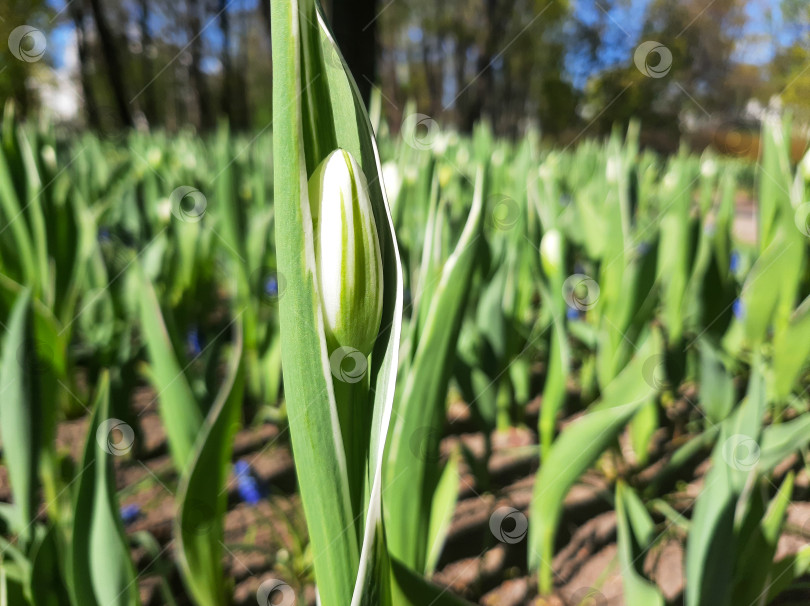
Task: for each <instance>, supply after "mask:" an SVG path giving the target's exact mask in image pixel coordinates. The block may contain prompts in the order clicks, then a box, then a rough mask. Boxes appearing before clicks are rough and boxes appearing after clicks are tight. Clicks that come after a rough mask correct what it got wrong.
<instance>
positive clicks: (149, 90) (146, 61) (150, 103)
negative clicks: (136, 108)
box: [140, 0, 158, 124]
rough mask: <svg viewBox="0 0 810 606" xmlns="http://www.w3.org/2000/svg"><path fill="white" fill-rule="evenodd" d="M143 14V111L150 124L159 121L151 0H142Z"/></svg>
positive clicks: (141, 24)
mask: <svg viewBox="0 0 810 606" xmlns="http://www.w3.org/2000/svg"><path fill="white" fill-rule="evenodd" d="M140 4H141V15H140V28H141V46H142V48H141V69H142V70H143V83H144V86H146V90H144V91H143V113H144V115H145V116H146V120H147V122H149V123H150V124H152V123H157V122H158V112H157V104H156V102H155V89H154V88H153V87H152V86H151V84H150V83H151V82H152V78H153V77H154V73H153V72H154V70H153V69H152V57H151V56H150V52H151V50H152V34H151V33H150V32H149V0H140Z"/></svg>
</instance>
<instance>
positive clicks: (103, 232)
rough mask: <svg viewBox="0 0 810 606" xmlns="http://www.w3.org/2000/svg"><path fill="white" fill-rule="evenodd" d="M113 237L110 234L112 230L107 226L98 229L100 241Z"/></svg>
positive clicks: (106, 240)
mask: <svg viewBox="0 0 810 606" xmlns="http://www.w3.org/2000/svg"><path fill="white" fill-rule="evenodd" d="M111 239H112V236H111V234H110V230H109V229H107V228H106V227H102V228H100V229H99V230H98V241H99V242H109V241H110V240H111Z"/></svg>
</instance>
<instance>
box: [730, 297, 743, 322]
mask: <svg viewBox="0 0 810 606" xmlns="http://www.w3.org/2000/svg"><path fill="white" fill-rule="evenodd" d="M731 311H733V312H734V317H735V318H737V319H738V320H742V319H743V318H744V317H745V304H744V303H743V302H742V299H734V303H733V305H732V306H731Z"/></svg>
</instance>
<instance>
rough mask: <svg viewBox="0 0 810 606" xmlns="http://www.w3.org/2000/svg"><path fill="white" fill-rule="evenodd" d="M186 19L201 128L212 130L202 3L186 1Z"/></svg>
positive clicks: (192, 75)
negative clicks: (202, 63) (201, 14)
mask: <svg viewBox="0 0 810 606" xmlns="http://www.w3.org/2000/svg"><path fill="white" fill-rule="evenodd" d="M96 1H97V0H96ZM186 20H187V27H188V30H187V31H188V37H189V48H190V49H191V64H190V65H189V68H188V69H189V75H190V76H191V81H192V84H193V86H194V89H195V93H196V96H197V107H198V109H199V112H200V128H201V129H203V130H210V129H211V128H213V126H214V114H213V112H212V111H211V103H210V98H209V96H208V87H207V86H206V84H205V74H203V72H202V69H201V68H200V63H201V62H202V54H203V46H202V43H203V41H202V29H201V26H200V3H199V2H196V1H193V0H188V1H187V2H186Z"/></svg>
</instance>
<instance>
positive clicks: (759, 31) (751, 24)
mask: <svg viewBox="0 0 810 606" xmlns="http://www.w3.org/2000/svg"><path fill="white" fill-rule="evenodd" d="M259 1H261V0H231V2H230V3H229V10H231V11H234V12H241V11H252V10H255V9H256V7H257V2H259ZM650 1H651V0H627V2H626V3H624V4H625V6H615V7H613V8H610V10H609V11H608V12H605V10H604V8H603V7H605V6H606V5H607V2H604V1H600V0H573V2H572V11H573V13H574V15H575V17H576V18H577V19H579V20H581V21H582V22H584V23H586V24H594V23H598V22H600V21H601V22H604V23H605V25H606V29H605V36H604V41H603V44H602V45H601V47H600V48H599V50H598V54H597V60H596V63H591V62H590V59H589V58H588V57H586V53H585V52H584V50H585V49H582V52H580V51H579V50H578V49H577V48H576V46H573V47H572V48H571V49H570V50H569V53H568V55H567V57H566V63H565V67H566V70H567V71H568V72H569V74H570V77H571V79H572V81H573V82H574V84H575V85H576V86H577V87H582V86H584V84H585V82H586V81H587V79H588V77H590V76H592V75H594V74H595V73H598V72H599V71H601V70H604V69H609V68H612V67H616V66H617V65H622V64H626V63H627V62H628V61H629V59H630V58H631V57H632V54H633V49H634V48H635V47H636V46H637V45H638V43H639V41H640V35H641V29H642V27H643V21H644V15H645V13H646V9H647V6H648V5H649V3H650ZM707 1H710V0H707ZM48 5H49V6H50V7H51V8H52V9H54V10H55V11H57V12H60V13H61V14H60V16H59V17H58V18H59V20H60V21H63V23H62V24H61V25H58V26H57V27H55V28H54V29H53V30H52V31H51V33H50V35H49V37H48V52H49V55H50V57H51V59H52V61H53V64H54V66H55V67H57V68H59V67H62V66H63V65H64V59H65V50H66V48H67V45H68V44H70V43H71V41H72V39H73V26H72V24H71V23H70V22H69V21H65V17H66V15H65V13H64V10H65V6H66V5H65V0H48ZM779 5H780V1H779V0H748V2H747V3H746V11H747V14H748V23H747V24H746V26H745V29H744V32H743V33H744V35H745V40H746V42H745V44H742V43H741V44H740V45H739V46H738V48H737V49H736V52H735V55H734V59H735V60H736V61H740V62H745V63H754V64H763V63H766V62H768V61H769V60H770V59H771V58H772V57H773V53H774V51H775V49H776V48H778V47H780V46H786V45H789V44H791V43H792V42H793V41H794V40H795V39H796V37H797V36H798V35H800V34H801V32H800V31H799V30H798V28H797V27H796V26H794V25H792V24H790V23H786V22H785V20H784V18H783V15H782V13H781V11H780V8H779ZM166 23H167V21H166V19H165V18H164V17H163V16H162V15H160V14H157V13H156V14H154V15H152V19H151V23H150V25H151V26H152V28H153V30H155V31H159V30H163V29H165V24H166ZM162 33H164V34H165V32H162ZM804 33H805V35H806V34H807V32H806V31H805V32H804ZM420 34H421V32H420V31H419V29H418V28H410V29H409V31H408V35H409V37H410V38H411V39H414V37H416V38H418V37H419V36H420ZM203 35H204V37H205V44H206V47H207V48H208V49H210V50H211V51H212V52H213V53H215V54H218V53H220V52H221V49H222V44H223V40H222V34H221V32H220V30H219V27H218V24H217V23H212V24H211V25H210V27H208V28H207V29H206V30H205V33H204V34H203ZM178 38H179V39H178V40H177V42H178V43H179V44H184V43H185V37H184V36H178ZM216 66H217V61H216V60H211V61H208V62H205V63H204V64H203V68H204V69H209V70H211V69H215V68H216Z"/></svg>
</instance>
